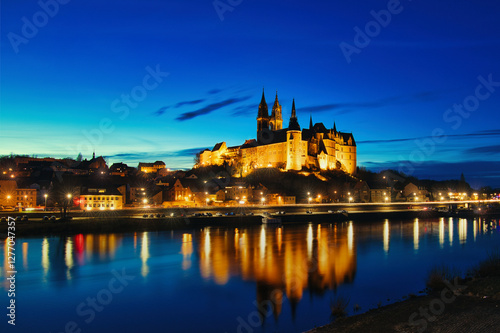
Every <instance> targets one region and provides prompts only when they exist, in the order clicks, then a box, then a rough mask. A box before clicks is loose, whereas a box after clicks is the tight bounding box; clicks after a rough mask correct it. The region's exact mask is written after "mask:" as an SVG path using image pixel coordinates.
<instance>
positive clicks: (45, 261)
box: [42, 238, 50, 279]
mask: <svg viewBox="0 0 500 333" xmlns="http://www.w3.org/2000/svg"><path fill="white" fill-rule="evenodd" d="M42 268H43V277H44V279H45V278H46V277H47V273H48V272H49V268H50V262H49V241H48V239H47V238H44V239H43V241H42Z"/></svg>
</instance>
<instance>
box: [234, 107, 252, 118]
mask: <svg viewBox="0 0 500 333" xmlns="http://www.w3.org/2000/svg"><path fill="white" fill-rule="evenodd" d="M256 109H257V106H256V105H242V106H238V107H237V108H235V109H234V110H233V113H232V115H233V116H235V117H238V116H246V115H248V114H252V113H256Z"/></svg>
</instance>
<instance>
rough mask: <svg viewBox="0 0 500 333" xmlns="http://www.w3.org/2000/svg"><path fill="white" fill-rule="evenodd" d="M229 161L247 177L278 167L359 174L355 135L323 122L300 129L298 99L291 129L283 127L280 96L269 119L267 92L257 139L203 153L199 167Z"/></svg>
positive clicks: (291, 116)
mask: <svg viewBox="0 0 500 333" xmlns="http://www.w3.org/2000/svg"><path fill="white" fill-rule="evenodd" d="M224 162H227V163H228V164H229V165H233V166H235V167H236V168H237V169H238V170H239V173H241V174H243V175H246V174H248V173H250V172H251V171H252V170H253V169H257V168H266V167H276V168H280V169H282V170H296V171H299V170H303V169H305V170H342V171H344V172H347V173H349V174H353V173H354V172H355V171H356V142H355V141H354V136H353V135H352V133H343V132H338V131H337V129H336V126H335V124H334V125H333V128H332V129H327V128H326V127H325V125H323V123H316V124H314V125H313V122H312V117H311V118H310V120H309V128H302V129H301V128H300V125H299V121H298V119H297V114H296V110H295V99H294V100H293V103H292V112H291V115H290V120H289V122H288V127H287V128H283V117H282V112H281V105H280V103H279V101H278V93H277V92H276V99H275V100H274V105H273V108H272V110H271V115H270V116H269V111H268V106H267V103H266V98H265V95H264V92H262V99H261V101H260V104H259V110H258V114H257V139H251V140H246V141H245V143H244V144H243V145H241V146H233V147H228V146H227V145H226V143H225V142H220V143H217V144H216V145H215V147H214V148H213V149H212V150H209V149H206V150H204V151H202V152H201V153H200V159H199V163H198V165H197V166H207V165H222V164H223V163H224Z"/></svg>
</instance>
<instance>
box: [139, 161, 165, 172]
mask: <svg viewBox="0 0 500 333" xmlns="http://www.w3.org/2000/svg"><path fill="white" fill-rule="evenodd" d="M165 168H166V166H165V162H162V161H156V162H154V163H139V171H141V172H144V173H156V172H158V170H161V169H165Z"/></svg>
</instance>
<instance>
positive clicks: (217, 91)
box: [207, 89, 222, 95]
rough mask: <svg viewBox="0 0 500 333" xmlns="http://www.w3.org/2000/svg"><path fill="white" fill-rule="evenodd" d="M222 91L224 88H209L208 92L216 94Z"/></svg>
mask: <svg viewBox="0 0 500 333" xmlns="http://www.w3.org/2000/svg"><path fill="white" fill-rule="evenodd" d="M220 92H222V89H212V90H209V91H208V92H207V93H208V94H210V95H215V94H218V93H220Z"/></svg>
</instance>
